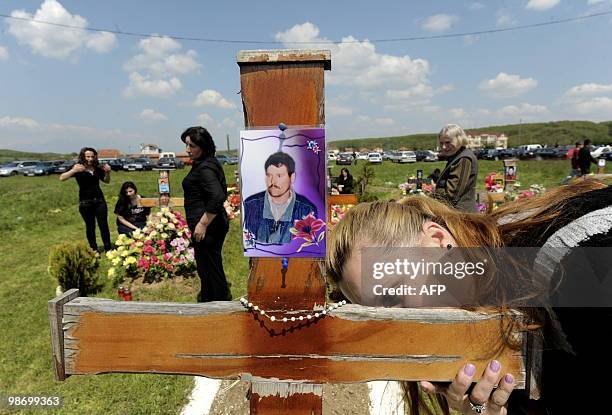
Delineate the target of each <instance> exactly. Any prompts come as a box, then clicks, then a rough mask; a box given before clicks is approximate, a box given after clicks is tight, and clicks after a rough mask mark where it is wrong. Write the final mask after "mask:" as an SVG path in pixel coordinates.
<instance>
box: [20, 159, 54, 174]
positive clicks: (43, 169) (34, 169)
mask: <svg viewBox="0 0 612 415" xmlns="http://www.w3.org/2000/svg"><path fill="white" fill-rule="evenodd" d="M54 171H55V165H54V164H53V162H52V161H41V162H40V163H38V164H35V165H33V166H30V167H26V168H24V169H23V171H22V172H21V173H22V174H23V175H24V176H47V175H49V174H51V173H53V172H54Z"/></svg>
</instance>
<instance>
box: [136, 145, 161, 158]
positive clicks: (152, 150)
mask: <svg viewBox="0 0 612 415" xmlns="http://www.w3.org/2000/svg"><path fill="white" fill-rule="evenodd" d="M161 152H162V149H161V148H160V147H159V146H158V145H157V144H144V143H142V144H140V154H143V155H157V154H159V153H161Z"/></svg>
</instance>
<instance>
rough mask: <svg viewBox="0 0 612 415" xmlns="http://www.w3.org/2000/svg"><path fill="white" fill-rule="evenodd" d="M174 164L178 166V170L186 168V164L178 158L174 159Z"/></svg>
mask: <svg viewBox="0 0 612 415" xmlns="http://www.w3.org/2000/svg"><path fill="white" fill-rule="evenodd" d="M174 164H176V168H177V169H182V168H184V167H185V162H184V161H183V160H181V159H180V158H178V157H174Z"/></svg>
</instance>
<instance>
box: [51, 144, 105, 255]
mask: <svg viewBox="0 0 612 415" xmlns="http://www.w3.org/2000/svg"><path fill="white" fill-rule="evenodd" d="M110 171H111V168H110V166H109V165H108V164H105V165H103V166H100V163H99V162H98V152H97V151H96V150H95V149H93V148H91V147H83V148H82V149H81V152H80V153H79V160H78V163H77V164H75V165H74V167H72V169H70V170H68V171H67V172H65V173H62V174H61V175H60V177H59V179H60V180H61V181H65V180H68V179H69V178H71V177H74V178H75V179H76V181H77V183H78V185H79V212H80V213H81V216H82V217H83V221H84V222H85V233H86V235H87V241H88V242H89V246H90V247H91V249H93V250H97V249H98V244H97V242H96V220H97V221H98V227H99V228H100V236H101V237H102V242H103V243H104V249H105V250H106V251H109V250H111V249H112V244H111V239H110V232H109V230H108V222H107V215H108V208H107V206H106V200H105V199H104V193H103V192H102V189H100V181H103V182H104V183H110Z"/></svg>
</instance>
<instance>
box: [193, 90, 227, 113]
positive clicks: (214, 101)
mask: <svg viewBox="0 0 612 415" xmlns="http://www.w3.org/2000/svg"><path fill="white" fill-rule="evenodd" d="M193 104H194V105H196V106H198V107H205V106H213V107H218V108H223V109H232V108H236V105H235V104H233V103H231V102H229V101H228V100H227V99H225V98H223V96H222V95H221V94H220V93H219V92H217V91H215V90H213V89H205V90H204V91H202V92H200V93H199V94H198V96H197V97H196V99H195V101H194V103H193Z"/></svg>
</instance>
